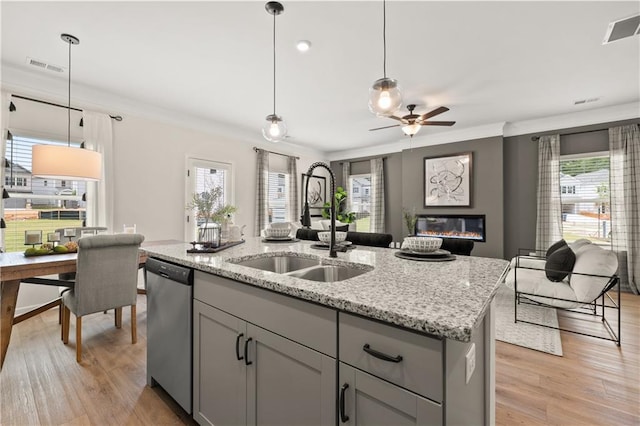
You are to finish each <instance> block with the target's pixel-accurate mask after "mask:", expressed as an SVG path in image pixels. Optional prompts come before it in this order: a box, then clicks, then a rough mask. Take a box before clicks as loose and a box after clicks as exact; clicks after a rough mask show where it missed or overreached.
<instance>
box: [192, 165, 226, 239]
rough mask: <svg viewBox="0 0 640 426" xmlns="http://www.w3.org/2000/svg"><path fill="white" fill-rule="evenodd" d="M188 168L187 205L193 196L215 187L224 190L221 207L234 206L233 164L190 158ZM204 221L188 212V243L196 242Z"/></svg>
mask: <svg viewBox="0 0 640 426" xmlns="http://www.w3.org/2000/svg"><path fill="white" fill-rule="evenodd" d="M187 167H188V173H187V194H186V198H187V199H186V204H188V203H189V202H190V201H191V199H192V198H193V194H195V193H198V194H200V193H203V192H208V191H210V190H211V189H212V188H215V187H221V188H222V197H221V198H220V200H219V204H220V206H222V205H224V204H233V194H232V188H233V185H232V183H233V182H232V179H233V174H232V167H231V164H228V163H220V162H216V161H209V160H200V159H194V158H190V159H188V161H187ZM203 221H204V219H199V218H197V217H196V214H195V212H193V211H191V212H188V214H187V230H186V238H187V241H194V240H195V239H196V230H197V227H198V226H199V225H201V224H202V223H203Z"/></svg>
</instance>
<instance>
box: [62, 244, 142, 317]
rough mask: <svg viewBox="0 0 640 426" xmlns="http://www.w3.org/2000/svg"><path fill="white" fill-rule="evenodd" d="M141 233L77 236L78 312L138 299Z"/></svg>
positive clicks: (76, 311) (76, 312)
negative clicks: (78, 237)
mask: <svg viewBox="0 0 640 426" xmlns="http://www.w3.org/2000/svg"><path fill="white" fill-rule="evenodd" d="M143 241H144V236H142V235H140V234H115V235H95V236H89V237H83V238H80V239H79V240H78V261H77V267H76V284H75V287H74V290H73V293H74V298H73V299H74V303H75V306H74V308H75V309H71V310H72V311H73V312H74V313H75V314H76V315H78V316H82V315H87V314H91V313H94V312H100V311H104V310H107V309H112V308H119V307H121V306H128V305H134V304H135V303H136V295H137V284H138V262H139V254H138V249H139V247H140V244H141V243H142V242H143Z"/></svg>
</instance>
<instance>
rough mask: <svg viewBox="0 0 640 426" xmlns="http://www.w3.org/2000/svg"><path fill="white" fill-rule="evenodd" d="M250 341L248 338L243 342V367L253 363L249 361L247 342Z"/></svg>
mask: <svg viewBox="0 0 640 426" xmlns="http://www.w3.org/2000/svg"><path fill="white" fill-rule="evenodd" d="M252 340H253V339H252V338H251V337H249V338H248V339H247V340H245V341H244V365H251V364H253V361H249V342H250V341H252Z"/></svg>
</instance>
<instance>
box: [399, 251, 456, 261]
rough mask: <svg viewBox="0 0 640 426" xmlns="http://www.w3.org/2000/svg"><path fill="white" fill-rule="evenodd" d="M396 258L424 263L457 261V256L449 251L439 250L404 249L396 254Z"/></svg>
mask: <svg viewBox="0 0 640 426" xmlns="http://www.w3.org/2000/svg"><path fill="white" fill-rule="evenodd" d="M395 255H396V257H399V258H401V259H408V260H418V261H423V262H446V261H449V260H455V258H456V257H455V256H454V255H452V254H451V252H450V251H448V250H443V249H437V250H434V251H414V250H408V249H402V250H400V251H397V252H396V253H395Z"/></svg>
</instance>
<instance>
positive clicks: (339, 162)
mask: <svg viewBox="0 0 640 426" xmlns="http://www.w3.org/2000/svg"><path fill="white" fill-rule="evenodd" d="M375 158H382V159H383V160H386V159H387V158H389V157H388V156H386V155H385V156H384V157H368V158H365V159H363V160H351V161H347V163H365V162H367V161H371V160H373V159H375ZM344 163H345V161H338V164H344Z"/></svg>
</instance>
